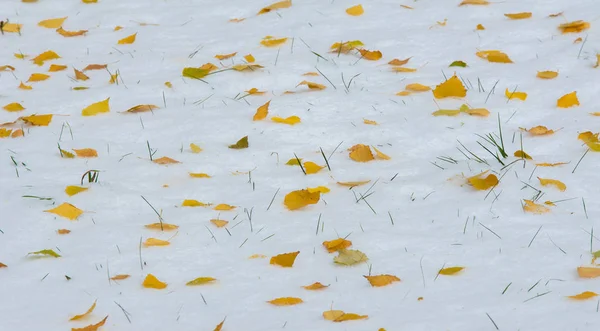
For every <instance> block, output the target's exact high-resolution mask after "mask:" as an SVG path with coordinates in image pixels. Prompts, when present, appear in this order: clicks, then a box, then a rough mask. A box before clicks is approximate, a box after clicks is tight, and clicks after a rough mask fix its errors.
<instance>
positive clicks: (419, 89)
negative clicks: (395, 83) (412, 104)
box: [404, 83, 431, 92]
mask: <svg viewBox="0 0 600 331" xmlns="http://www.w3.org/2000/svg"><path fill="white" fill-rule="evenodd" d="M404 88H405V89H406V90H407V91H413V92H426V91H430V90H431V87H429V86H425V85H421V84H419V83H414V84H408V85H406V86H405V87H404Z"/></svg>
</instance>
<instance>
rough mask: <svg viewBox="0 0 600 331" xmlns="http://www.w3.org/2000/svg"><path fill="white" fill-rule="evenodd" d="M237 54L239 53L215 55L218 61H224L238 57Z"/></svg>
mask: <svg viewBox="0 0 600 331" xmlns="http://www.w3.org/2000/svg"><path fill="white" fill-rule="evenodd" d="M236 54H237V52H233V53H230V54H217V55H215V58H217V59H219V60H221V61H222V60H227V59H230V58H232V57H234V56H236Z"/></svg>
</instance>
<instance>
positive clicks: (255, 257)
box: [248, 254, 267, 260]
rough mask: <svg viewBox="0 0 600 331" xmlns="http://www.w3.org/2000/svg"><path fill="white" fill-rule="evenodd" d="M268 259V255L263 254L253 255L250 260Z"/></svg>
mask: <svg viewBox="0 0 600 331" xmlns="http://www.w3.org/2000/svg"><path fill="white" fill-rule="evenodd" d="M266 257H267V256H266V255H262V254H252V255H250V257H248V258H249V259H251V260H252V259H264V258H266Z"/></svg>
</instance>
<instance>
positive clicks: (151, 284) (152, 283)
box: [142, 274, 167, 290]
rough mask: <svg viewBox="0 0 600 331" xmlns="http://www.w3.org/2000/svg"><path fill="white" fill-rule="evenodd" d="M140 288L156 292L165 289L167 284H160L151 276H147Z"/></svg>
mask: <svg viewBox="0 0 600 331" xmlns="http://www.w3.org/2000/svg"><path fill="white" fill-rule="evenodd" d="M142 286H144V287H145V288H154V289H157V290H162V289H164V288H166V287H167V283H163V282H161V281H160V280H158V278H156V277H155V276H154V275H153V274H148V275H147V276H146V278H145V279H144V282H143V283H142Z"/></svg>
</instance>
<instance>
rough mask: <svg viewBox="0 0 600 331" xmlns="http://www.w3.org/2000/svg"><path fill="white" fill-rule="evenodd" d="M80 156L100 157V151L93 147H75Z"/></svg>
mask: <svg viewBox="0 0 600 331" xmlns="http://www.w3.org/2000/svg"><path fill="white" fill-rule="evenodd" d="M73 151H74V152H75V154H76V155H77V156H78V157H98V152H96V150H95V149H93V148H82V149H73Z"/></svg>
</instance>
